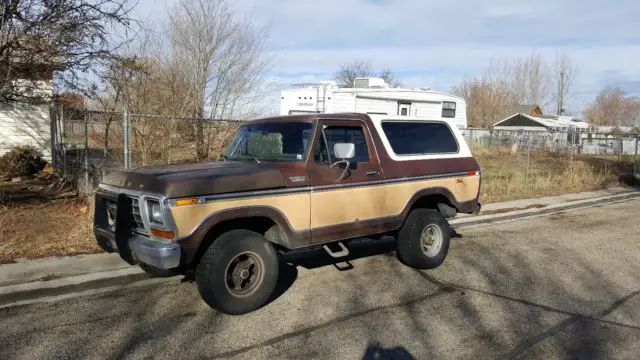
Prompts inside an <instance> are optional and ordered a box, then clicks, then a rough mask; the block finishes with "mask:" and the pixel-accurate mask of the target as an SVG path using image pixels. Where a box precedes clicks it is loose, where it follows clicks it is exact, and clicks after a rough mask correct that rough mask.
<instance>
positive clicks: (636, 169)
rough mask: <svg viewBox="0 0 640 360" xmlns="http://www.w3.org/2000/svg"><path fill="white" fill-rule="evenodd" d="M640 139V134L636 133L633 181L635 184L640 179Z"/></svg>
mask: <svg viewBox="0 0 640 360" xmlns="http://www.w3.org/2000/svg"><path fill="white" fill-rule="evenodd" d="M639 139H640V134H636V150H635V153H634V154H633V183H634V184H635V183H636V182H637V181H638V140H639Z"/></svg>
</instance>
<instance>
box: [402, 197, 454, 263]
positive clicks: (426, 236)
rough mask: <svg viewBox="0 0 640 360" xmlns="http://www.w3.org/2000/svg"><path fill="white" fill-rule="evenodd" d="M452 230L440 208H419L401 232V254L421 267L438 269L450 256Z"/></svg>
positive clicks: (412, 213)
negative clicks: (437, 209)
mask: <svg viewBox="0 0 640 360" xmlns="http://www.w3.org/2000/svg"><path fill="white" fill-rule="evenodd" d="M450 233H451V229H450V227H449V223H448V222H447V219H445V217H444V216H443V215H442V214H440V213H439V212H438V211H436V210H432V209H415V210H413V211H412V212H411V213H410V214H409V216H408V217H407V220H406V221H405V224H404V226H403V227H402V229H400V232H399V233H398V239H397V250H398V257H399V258H400V260H401V261H402V262H404V263H405V264H407V265H408V266H411V267H414V268H417V269H433V268H436V267H438V266H440V265H441V264H442V263H443V262H444V259H445V258H446V257H447V253H448V252H449V237H450Z"/></svg>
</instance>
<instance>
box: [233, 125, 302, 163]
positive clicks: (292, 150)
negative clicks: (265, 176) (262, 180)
mask: <svg viewBox="0 0 640 360" xmlns="http://www.w3.org/2000/svg"><path fill="white" fill-rule="evenodd" d="M312 126H313V124H312V123H306V122H282V123H263V124H249V125H244V126H241V127H240V128H239V129H238V132H237V133H236V136H235V137H234V139H233V141H232V142H231V145H229V147H228V148H227V151H226V152H225V157H226V158H227V159H231V160H245V159H247V160H250V161H258V162H260V161H303V160H304V159H305V158H306V156H307V150H308V149H309V141H310V139H311V131H312Z"/></svg>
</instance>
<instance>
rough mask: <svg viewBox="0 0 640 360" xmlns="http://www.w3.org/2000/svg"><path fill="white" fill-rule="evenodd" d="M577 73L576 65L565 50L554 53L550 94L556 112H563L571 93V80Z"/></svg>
mask: <svg viewBox="0 0 640 360" xmlns="http://www.w3.org/2000/svg"><path fill="white" fill-rule="evenodd" d="M576 75H577V67H576V66H575V64H574V63H573V61H572V60H571V58H570V57H569V55H567V54H566V53H565V52H562V53H559V54H557V55H556V59H555V63H554V64H553V69H552V74H551V76H552V79H553V83H554V84H553V85H555V90H554V92H553V94H552V101H553V103H554V105H555V107H556V114H557V115H563V114H564V113H565V106H566V100H567V98H568V97H569V95H570V94H571V89H572V86H573V82H574V81H575V78H576Z"/></svg>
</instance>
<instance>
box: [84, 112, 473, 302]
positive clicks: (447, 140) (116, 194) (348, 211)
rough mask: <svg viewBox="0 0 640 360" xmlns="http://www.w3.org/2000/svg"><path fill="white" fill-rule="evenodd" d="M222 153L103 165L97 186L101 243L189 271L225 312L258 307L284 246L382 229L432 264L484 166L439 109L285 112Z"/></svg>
mask: <svg viewBox="0 0 640 360" xmlns="http://www.w3.org/2000/svg"><path fill="white" fill-rule="evenodd" d="M220 160H221V161H218V162H212V163H201V164H187V165H167V166H151V167H142V168H137V169H133V170H129V171H117V172H114V173H111V174H109V175H108V176H106V177H105V178H104V180H103V182H102V183H101V184H100V187H99V189H98V192H97V193H96V202H95V220H94V232H95V236H96V239H97V242H98V244H100V246H101V247H102V248H103V249H104V250H105V251H108V252H114V251H117V252H118V253H119V255H120V257H122V259H123V260H124V261H126V262H128V263H129V264H132V265H135V264H139V265H140V266H141V267H142V269H144V270H145V271H147V272H148V273H150V274H152V275H156V276H171V275H175V274H185V273H187V272H190V271H193V272H194V273H195V281H196V284H197V286H198V289H199V291H200V294H201V296H202V298H203V300H204V301H205V302H206V303H207V304H208V305H209V306H211V307H212V308H214V309H216V310H218V311H220V312H223V313H226V314H243V313H247V312H250V311H253V310H256V309H258V308H260V307H261V306H263V305H264V304H265V303H266V302H267V301H268V300H269V298H270V296H271V295H272V293H273V291H274V289H275V287H276V284H277V281H278V271H279V257H280V256H281V254H284V253H287V252H290V251H295V250H297V249H301V248H309V247H318V248H324V250H326V251H327V253H329V255H331V256H333V257H335V258H338V259H340V258H342V257H344V256H347V255H348V254H349V241H350V240H353V239H356V238H362V237H367V238H371V239H374V240H375V239H378V238H381V237H382V236H387V235H392V236H394V237H395V238H396V239H397V240H396V243H397V255H398V257H399V259H400V260H401V261H402V262H403V263H405V264H406V265H408V266H411V267H415V268H420V269H428V268H435V267H437V266H439V265H440V264H442V262H443V261H444V259H445V257H446V255H447V252H448V249H449V236H450V229H449V225H448V222H447V218H451V217H454V216H456V214H457V213H475V212H477V211H479V209H480V204H479V203H478V194H479V189H480V168H479V166H478V163H477V162H476V161H475V160H474V158H473V157H472V155H471V152H470V150H469V147H468V146H467V144H466V142H465V140H464V139H463V137H462V135H461V133H460V131H459V130H458V129H457V128H456V127H455V126H450V125H449V124H448V123H447V122H446V121H445V120H444V119H436V120H433V119H427V118H418V117H407V116H387V115H365V114H357V113H353V114H313V115H292V116H282V117H274V118H266V119H260V120H255V121H249V122H246V123H245V124H243V125H242V126H240V127H239V129H238V131H237V133H236V135H235V138H234V140H233V141H232V143H231V144H230V146H229V147H228V148H227V150H226V152H225V154H224V155H223V156H221V159H220Z"/></svg>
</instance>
